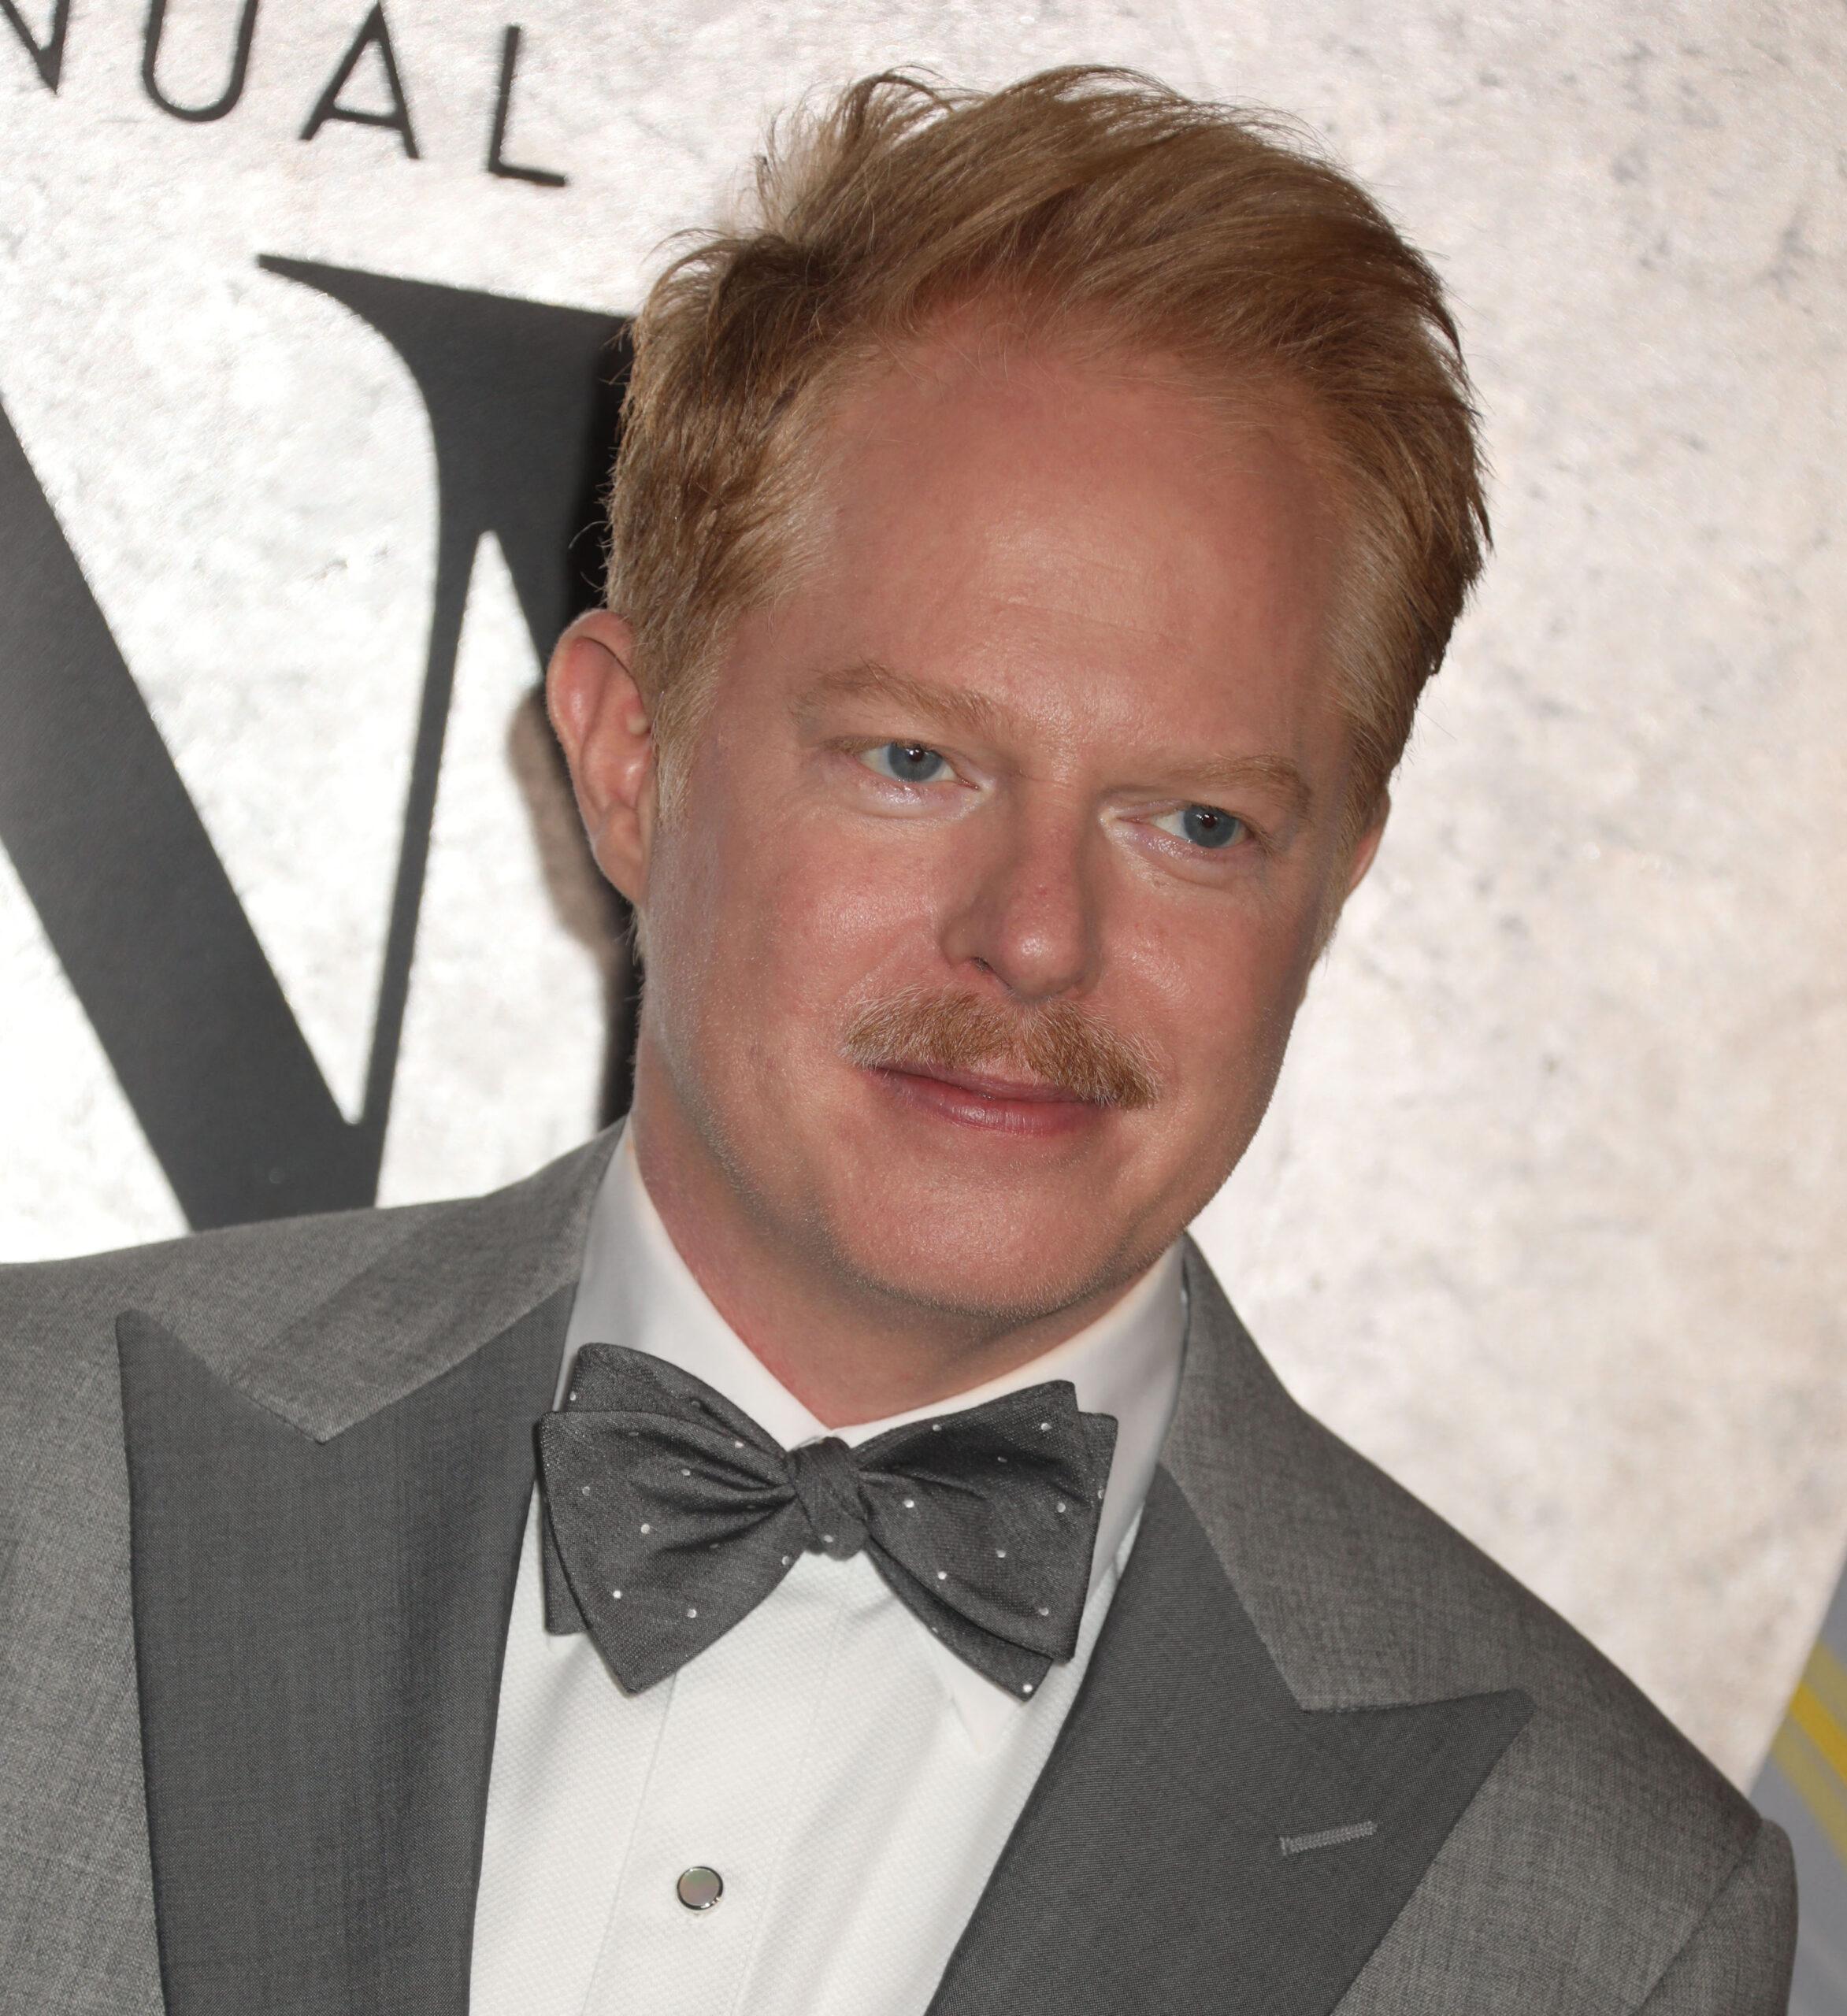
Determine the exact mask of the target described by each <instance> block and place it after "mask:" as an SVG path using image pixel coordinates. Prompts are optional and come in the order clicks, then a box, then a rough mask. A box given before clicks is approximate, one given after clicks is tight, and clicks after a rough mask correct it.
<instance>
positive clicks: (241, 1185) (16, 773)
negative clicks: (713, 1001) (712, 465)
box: [0, 259, 633, 1226]
mask: <svg viewBox="0 0 1847 2016" xmlns="http://www.w3.org/2000/svg"><path fill="white" fill-rule="evenodd" d="M261 263H262V264H263V265H265V267H267V268H268V269H269V270H270V271H271V272H276V273H280V274H283V275H284V276H287V278H288V279H290V280H295V281H298V282H299V283H300V284H302V285H303V286H306V287H313V288H315V289H316V290H317V291H319V292H321V293H322V294H325V295H331V296H332V298H334V299H335V300H336V301H339V302H343V304H344V305H345V306H347V308H349V309H351V310H352V312H353V313H354V314H356V315H358V316H360V317H362V318H363V319H364V320H365V321H367V322H369V323H370V324H372V326H373V328H375V329H376V330H378V331H379V332H380V334H381V335H384V337H385V339H387V340H388V342H389V343H391V345H392V347H394V348H395V350H397V352H398V354H399V356H400V357H401V358H403V360H404V362H405V364H406V365H407V366H408V368H409V369H410V374H411V376H412V377H413V379H414V380H415V382H416V384H417V390H418V391H419V392H420V393H421V395H422V397H423V401H424V404H425V410H426V411H427V413H428V417H429V423H430V431H431V433H432V436H433V437H434V441H435V447H436V476H437V485H438V499H437V502H438V511H437V535H436V547H437V551H436V592H435V598H434V606H433V607H432V610H431V612H430V636H429V650H428V658H427V660H426V663H425V675H424V686H423V700H422V705H421V709H420V710H419V713H418V718H417V739H416V743H415V747H414V754H413V756H412V762H411V778H410V791H409V795H408V799H407V802H406V806H405V817H404V827H403V831H402V837H401V839H400V841H399V857H398V863H397V870H396V876H395V884H394V887H393V889H392V892H391V919H390V923H389V925H388V932H387V947H386V953H385V958H384V972H383V974H382V976H381V979H380V990H379V998H378V1003H377V1006H376V1011H375V1019H374V1021H373V1039H372V1054H371V1057H370V1059H369V1063H368V1065H367V1070H366V1080H365V1101H364V1105H363V1107H362V1111H361V1113H360V1116H359V1118H358V1121H355V1122H349V1121H347V1118H346V1117H345V1115H344V1114H343V1113H342V1112H341V1111H340V1110H339V1106H338V1105H337V1104H336V1102H335V1101H334V1099H333V1097H332V1094H331V1093H330V1092H329V1091H328V1088H327V1085H326V1082H325V1080H324V1079H323V1077H321V1070H320V1067H319V1065H317V1063H316V1062H315V1059H314V1056H313V1052H312V1051H310V1049H309V1047H308V1045H307V1043H306V1039H304V1038H303V1036H302V1032H301V1030H300V1028H299V1026H298V1025H297V1024H296V1021H295V1016H294V1014H293V1012H292V1011H291V1009H290V1007H289V1005H288V1002H287V999H286V997H285V996H284V994H283V991H282V989H281V987H280V985H279V984H278V983H277V981H276V976H275V973H273V970H272V969H271V968H270V965H269V961H268V959H267V958H265V955H264V952H263V948H262V947H261V944H260V943H258V939H257V936H256V934H255V933H254V932H253V931H252V930H251V929H250V923H249V920H248V919H247V917H245V915H244V912H243V906H241V904H240V903H239V902H238V899H237V896H236V892H235V891H233V890H232V886H231V881H230V878H229V876H227V875H226V873H225V872H224V866H223V864H222V863H221V862H220V861H219V859H218V857H217V853H216V852H215V851H214V850H213V847H212V843H211V841H210V838H209V837H208V836H207V834H206V830H205V828H204V826H203V825H202V823H201V821H200V819H199V817H198V812H197V810H195V807H194V806H193V802H192V799H191V796H190V795H188V793H187V789H186V786H185V784H184V782H183V780H181V778H180V773H179V772H178V771H177V770H176V769H175V767H174V765H173V760H172V757H171V755H170V754H169V753H168V750H167V748H166V745H165V743H163V742H162V741H161V736H160V732H159V731H158V728H156V727H155V726H154V721H153V720H152V718H151V717H150V715H149V713H148V711H147V708H146V703H145V702H143V699H142V698H141V695H140V693H139V691H138V690H137V688H136V687H135V681H134V680H133V678H132V676H131V675H130V673H129V671H128V666H127V665H126V664H125V663H124V661H123V659H122V655H121V652H120V651H119V650H117V647H116V643H115V640H114V639H113V637H112V636H110V635H109V626H108V624H106V622H105V621H104V620H103V616H102V610H100V609H98V606H97V605H96V602H95V598H94V597H93V596H92V595H91V592H90V589H89V586H88V584H87V582H86V581H85V580H84V579H83V571H82V569H80V567H79V565H78V564H77V560H76V555H75V554H72V551H71V550H70V547H69V545H68V544H67V543H66V542H65V536H64V533H63V531H62V528H61V527H60V526H59V524H58V522H57V518H56V517H54V514H53V513H52V510H51V507H50V505H49V504H48V503H47V502H46V500H45V497H44V495H43V491H41V490H40V488H39V484H38V480H37V479H36V477H35V476H34V474H33V472H32V467H31V465H30V464H29V463H28V461H27V459H26V456H25V451H24V449H23V448H22V447H21V446H20V442H19V440H18V438H17V435H15V434H14V433H13V431H12V429H11V428H10V427H9V425H8V424H7V421H6V413H5V410H4V409H3V408H0V718H4V720H5V721H6V733H5V734H4V735H0V842H3V843H5V845H6V850H7V851H8V853H9V854H10V855H11V857H12V859H13V866H14V867H15V869H17V871H18V874H19V877H20V881H21V883H22V884H24V888H25V891H26V894H27V896H28V898H29V899H30V900H31V902H32V906H33V907H34V908H35V910H37V912H38V914H39V922H40V923H41V924H42V925H43V927H44V930H45V933H46V936H47V937H48V938H49V939H50V941H51V946H52V949H53V950H54V951H55V953H56V954H57V958H58V961H59V962H60V964H61V965H62V966H63V968H64V971H65V976H66V977H67V978H68V979H69V981H70V983H71V985H72V988H73V989H74V990H75V991H76V995H77V998H78V999H79V1000H80V1002H82V1004H83V1010H84V1012H85V1014H87V1015H88V1017H89V1018H90V1021H91V1025H92V1026H93V1027H94V1028H95V1031H96V1034H97V1036H98V1039H99V1041H100V1042H101V1043H102V1049H103V1052H104V1054H105V1055H106V1057H107V1058H108V1059H109V1065H110V1067H111V1069H113V1071H114V1073H115V1075H116V1077H117V1080H119V1081H120V1082H121V1087H122V1089H123V1091H124V1092H125V1093H126V1094H127V1095H128V1102H129V1104H130V1105H131V1106H132V1107H133V1109H134V1111H135V1118H136V1119H137V1120H138V1121H139V1123H140V1125H141V1128H142V1131H143V1133H145V1134H146V1137H147V1140H148V1143H149V1145H150V1147H152V1148H153V1150H154V1154H155V1155H156V1157H157V1158H158V1160H159V1162H160V1164H161V1168H162V1169H163V1170H164V1171H165V1173H166V1177H167V1180H168V1181H169V1183H170V1184H172V1188H173V1192H174V1195H176V1197H177V1198H178V1199H179V1201H180V1207H181V1209H182V1210H184V1212H185V1214H186V1216H187V1220H188V1221H189V1222H190V1223H191V1224H192V1225H195V1226H203V1225H236V1224H241V1223H243V1222H245V1221H249V1220H251V1219H255V1218H271V1217H284V1216H286V1215H287V1214H291V1213H294V1212H297V1211H316V1210H340V1209H344V1208H346V1207H348V1206H354V1205H361V1204H367V1203H370V1202H371V1201H372V1199H373V1196H374V1195H375V1194H376V1189H377V1184H378V1171H379V1163H380V1158H381V1156H382V1155H383V1154H384V1140H385V1129H386V1125H387V1123H388V1120H389V1118H390V1114H391V1091H392V1086H393V1083H394V1080H395V1076H396V1070H397V1059H398V1046H399V1037H400V1036H401V1033H402V1027H403V1017H404V1004H405V1001H406V996H407V993H408V989H409V984H410V961H411V955H412V952H413V951H414V945H415V939H416V932H417V912H418V910H419V908H420V907H421V901H422V895H423V880H424V870H425V864H426V862H427V861H428V853H429V828H430V817H431V813H432V810H433V807H434V805H435V800H436V769H437V765H438V764H439V761H440V758H441V755H442V747H443V729H444V727H445V725H446V723H447V715H448V708H449V695H450V687H451V683H452V681H453V679H454V670H455V653H456V647H457V644H458V640H459V638H460V636H461V630H462V607H463V604H464V602H465V600H466V598H467V594H468V581H469V573H470V572H471V571H472V569H473V563H474V554H475V549H476V547H477V545H478V544H479V543H480V539H481V538H482V535H484V533H488V532H491V533H493V535H495V538H496V539H498V540H499V544H500V549H501V551H502V553H503V555H504V556H505V558H506V565H507V569H508V571H509V573H510V574H511V575H512V576H513V581H514V587H515V589H516V590H517V593H518V595H519V600H520V606H521V610H522V611H523V612H524V613H525V619H526V625H527V628H528V630H529V632H530V634H531V636H532V645H533V648H534V650H536V652H537V654H539V656H540V658H543V657H544V656H545V655H546V654H547V652H548V651H549V650H551V644H552V642H553V640H554V639H555V638H556V636H558V632H559V631H560V630H562V628H564V625H565V624H566V622H568V621H569V619H570V618H571V617H573V615H575V614H576V613H577V611H578V610H580V609H584V608H587V607H588V606H590V604H591V603H592V602H594V601H595V599H596V587H595V582H594V580H593V579H592V573H593V569H594V566H595V555H594V554H591V553H587V552H585V551H584V548H583V541H584V534H585V532H586V531H587V529H588V528H592V527H593V526H594V525H595V523H596V521H597V519H598V516H599V513H598V510H597V504H596V496H597V492H598V491H599V487H600V486H601V484H602V483H603V479H604V478H605V476H606V475H607V473H608V470H609V466H610V456H611V454H612V453H613V450H614V442H615V431H616V418H617V413H618V409H619V406H620V404H621V393H622V385H623V380H624V378H625V373H626V369H627V362H628V352H627V347H626V344H625V343H624V342H623V341H622V336H623V332H624V328H625V324H623V323H622V322H621V321H620V320H618V318H615V317H610V316H603V315H594V314H590V313H586V312H585V311H584V310H583V309H573V308H554V307H552V306H549V305H548V304H547V303H545V302H536V301H515V300H508V299H506V298H503V297H502V296H499V295H487V294H473V293H469V292H465V291H463V290H462V289H460V288H455V287H436V286H432V285H429V284H426V283H425V282H421V281H414V280H396V279H393V278H391V277H389V276H387V275H384V274H381V273H365V272H350V271H347V270H345V269H342V268H339V267H335V266H315V265H305V264H302V263H301V262H300V261H295V260H289V259H265V260H264V261H262V262H261ZM611 1006H612V1009H613V1010H614V1015H613V1018H612V1027H611V1028H610V1075H609V1085H610V1093H611V1095H612V1096H611V1099H610V1105H611V1106H612V1107H613V1108H614V1110H617V1111H619V1110H621V1106H623V1105H624V1104H625V1103H626V1099H625V1093H626V1088H627V1082H628V1080H627V1060H628V1043H629V1036H630V1034H631V1032H632V1010H633V982H632V976H631V977H630V979H629V980H628V981H627V982H626V984H621V983H619V984H618V994H617V996H616V999H614V1001H613V1002H612V1004H611Z"/></svg>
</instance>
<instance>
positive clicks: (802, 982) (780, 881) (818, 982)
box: [649, 780, 938, 1070]
mask: <svg viewBox="0 0 1847 2016" xmlns="http://www.w3.org/2000/svg"><path fill="white" fill-rule="evenodd" d="M710 781H712V782H715V781H716V780H710ZM762 802H763V795H762V794H758V795H756V796H755V799H754V801H753V799H747V798H746V797H745V796H744V795H742V794H739V793H735V792H733V793H725V792H723V791H718V790H714V789H708V790H707V791H703V792H702V793H701V794H700V795H699V796H698V797H697V798H696V799H695V795H694V794H693V793H692V792H690V791H689V792H688V809H687V811H686V813H684V815H683V823H682V825H681V828H679V829H678V830H677V832H675V833H674V834H673V836H671V838H670V839H666V840H665V841H664V843H663V844H662V847H661V849H660V850H659V854H658V865H657V869H656V870H655V872H652V873H651V877H650V884H649V887H650V904H649V909H650V920H649V932H650V940H651V955H652V956H651V965H652V968H653V971H652V973H651V984H652V985H654V986H655V990H656V993H657V995H658V998H659V999H660V1002H661V1006H662V1010H663V1011H664V1012H663V1014H662V1021H667V1020H669V1019H671V1020H672V1021H674V1022H675V1023H677V1025H679V1026H680V1027H681V1028H692V1027H695V1026H696V1027H697V1028H699V1032H700V1035H699V1042H700V1046H701V1047H702V1049H703V1051H705V1052H706V1054H707V1056H708V1058H710V1057H711V1055H712V1054H713V1053H714V1051H718V1050H723V1051H731V1052H734V1053H737V1054H740V1056H742V1057H743V1058H746V1059H747V1060H748V1062H749V1064H750V1067H751V1069H758V1068H766V1069H771V1070H773V1069H776V1068H777V1065H778V1063H779V1062H783V1061H786V1060H788V1059H789V1058H790V1057H791V1056H792V1053H793V1052H795V1051H799V1050H801V1049H803V1048H804V1047H821V1048H826V1049H831V1048H832V1047H833V1044H834V1043H835V1042H836V1040H837V1037H838V1033H839V1029H840V1025H842V1023H843V1022H844V1021H845V1019H846V1016H847V1014H848V1013H849V1012H850V1010H851V1006H852V1005H853V1004H854V1002H855V1000H856V999H859V998H860V997H862V996H863V995H866V994H867V993H870V992H877V991H882V990H883V989H884V988H886V987H895V986H899V985H903V984H906V983H907V982H908V981H913V980H918V978H920V977H925V978H927V977H928V976H929V975H928V968H927V964H926V963H925V960H926V958H927V952H928V948H929V945H930V943H931V942H932V939H931V922H930V921H931V918H932V917H933V913H934V889H935V883H936V880H937V879H938V878H937V877H936V875H935V873H934V872H933V868H932V865H931V864H930V862H929V860H928V859H927V858H926V854H927V850H924V849H921V848H918V847H915V846H914V845H913V846H911V847H904V846H902V845H897V844H888V845H881V844H880V840H881V839H882V838H885V837H886V836H876V835H875V836H868V835H867V834H866V832H863V831H860V830H843V829H842V828H841V827H840V824H839V822H837V821H831V820H829V819H827V818H826V817H822V816H817V815H814V814H812V813H802V812H799V811H797V812H792V813H783V814H781V816H773V815H770V814H766V813H763V812H762V810H761V809H760V808H761V806H762ZM695 804H703V806H705V807H707V808H708V809H707V810H704V811H703V812H699V811H695V810H694V806H695ZM890 837H891V838H892V839H896V836H890Z"/></svg>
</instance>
